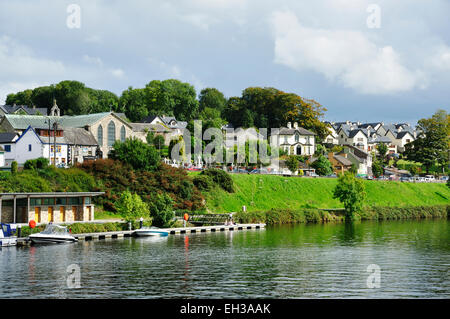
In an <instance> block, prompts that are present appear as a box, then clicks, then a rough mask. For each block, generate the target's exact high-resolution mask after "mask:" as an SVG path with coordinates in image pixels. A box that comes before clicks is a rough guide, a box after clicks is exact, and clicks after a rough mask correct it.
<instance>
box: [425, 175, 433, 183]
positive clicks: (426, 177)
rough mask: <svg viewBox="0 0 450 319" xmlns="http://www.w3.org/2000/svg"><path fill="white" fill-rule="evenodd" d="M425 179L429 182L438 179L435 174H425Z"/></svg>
mask: <svg viewBox="0 0 450 319" xmlns="http://www.w3.org/2000/svg"><path fill="white" fill-rule="evenodd" d="M425 180H426V181H427V182H435V181H436V179H435V178H434V175H425Z"/></svg>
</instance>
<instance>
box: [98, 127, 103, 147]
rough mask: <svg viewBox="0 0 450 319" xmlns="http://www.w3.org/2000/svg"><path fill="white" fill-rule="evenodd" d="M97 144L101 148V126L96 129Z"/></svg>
mask: <svg viewBox="0 0 450 319" xmlns="http://www.w3.org/2000/svg"><path fill="white" fill-rule="evenodd" d="M97 142H98V145H99V146H103V126H101V125H99V126H98V128H97Z"/></svg>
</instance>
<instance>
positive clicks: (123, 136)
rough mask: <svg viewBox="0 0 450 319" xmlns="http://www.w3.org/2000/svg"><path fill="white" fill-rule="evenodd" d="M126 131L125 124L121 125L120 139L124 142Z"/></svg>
mask: <svg viewBox="0 0 450 319" xmlns="http://www.w3.org/2000/svg"><path fill="white" fill-rule="evenodd" d="M125 135H126V132H125V126H124V125H122V127H121V128H120V141H122V142H125V138H126V136H125Z"/></svg>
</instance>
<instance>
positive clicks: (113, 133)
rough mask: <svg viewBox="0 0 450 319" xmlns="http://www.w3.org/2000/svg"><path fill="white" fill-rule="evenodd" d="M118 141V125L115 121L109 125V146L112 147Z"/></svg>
mask: <svg viewBox="0 0 450 319" xmlns="http://www.w3.org/2000/svg"><path fill="white" fill-rule="evenodd" d="M115 141H116V124H114V122H113V121H111V122H109V124H108V146H112V145H113V144H114V142H115Z"/></svg>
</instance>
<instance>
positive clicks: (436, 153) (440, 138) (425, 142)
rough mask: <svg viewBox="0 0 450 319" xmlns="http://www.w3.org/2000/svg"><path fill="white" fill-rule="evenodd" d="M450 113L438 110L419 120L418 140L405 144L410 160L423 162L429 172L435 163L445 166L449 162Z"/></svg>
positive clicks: (406, 153)
mask: <svg viewBox="0 0 450 319" xmlns="http://www.w3.org/2000/svg"><path fill="white" fill-rule="evenodd" d="M449 119H450V114H448V113H447V112H446V111H444V110H438V111H437V112H436V113H434V114H433V116H432V117H431V118H424V119H421V120H419V121H418V123H417V130H418V131H419V132H420V134H419V136H418V137H417V139H416V140H414V141H413V142H411V143H408V144H406V145H405V155H406V157H407V158H408V160H410V161H415V162H420V163H422V164H423V165H424V166H425V168H426V170H427V172H428V171H429V169H430V167H431V166H433V165H434V164H438V165H441V166H442V167H445V166H446V165H448V163H449V147H450V120H449Z"/></svg>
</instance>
